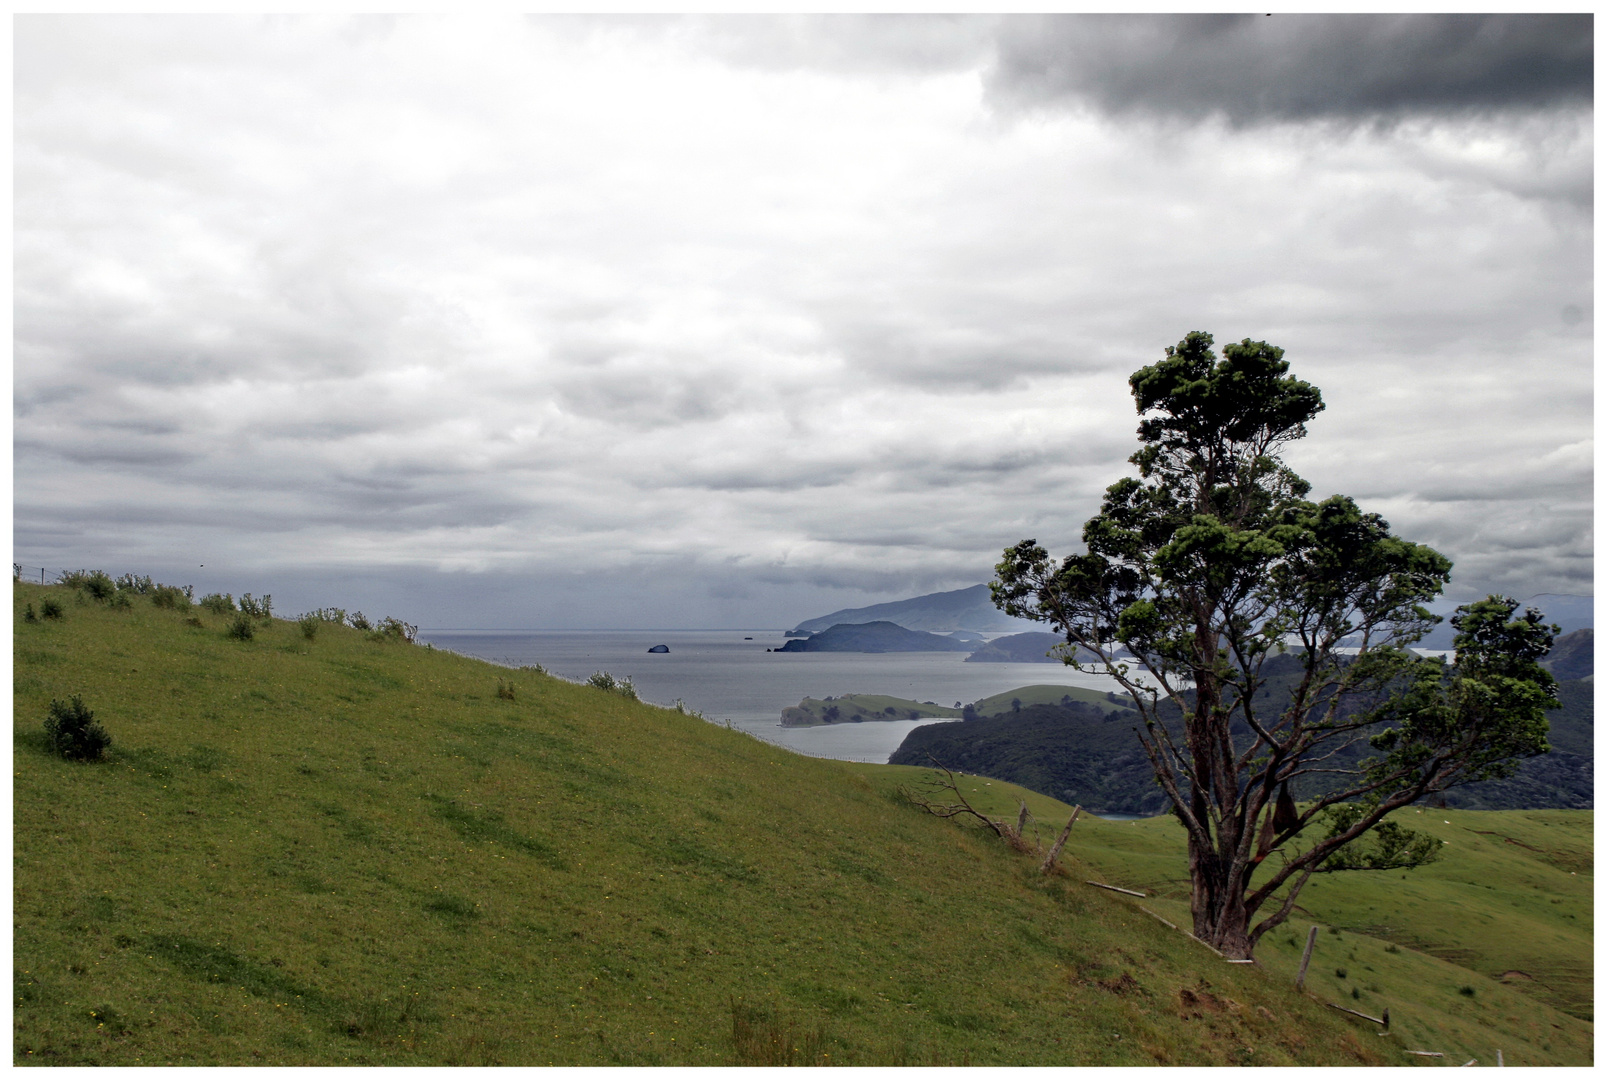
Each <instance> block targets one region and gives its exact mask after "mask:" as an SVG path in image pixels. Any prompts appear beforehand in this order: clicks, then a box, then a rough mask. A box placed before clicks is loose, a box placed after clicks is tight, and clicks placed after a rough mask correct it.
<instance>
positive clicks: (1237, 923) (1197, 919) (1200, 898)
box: [1189, 836, 1254, 960]
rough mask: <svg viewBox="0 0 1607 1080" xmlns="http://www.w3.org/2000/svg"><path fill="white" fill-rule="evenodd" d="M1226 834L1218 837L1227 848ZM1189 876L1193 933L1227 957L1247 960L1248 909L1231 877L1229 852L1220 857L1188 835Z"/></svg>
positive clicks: (1248, 950) (1242, 894)
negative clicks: (1202, 847) (1200, 847)
mask: <svg viewBox="0 0 1607 1080" xmlns="http://www.w3.org/2000/svg"><path fill="white" fill-rule="evenodd" d="M1229 841H1230V838H1229V837H1225V836H1224V837H1218V838H1217V842H1218V844H1219V845H1220V846H1222V847H1225V848H1227V849H1228V850H1229V851H1230V852H1231V850H1232V847H1231V846H1230V843H1229ZM1189 878H1190V880H1191V881H1192V882H1193V888H1192V893H1191V896H1190V902H1189V908H1190V910H1191V912H1192V913H1193V916H1194V936H1195V937H1197V938H1199V939H1200V940H1201V941H1203V942H1205V943H1206V944H1207V945H1210V946H1211V947H1213V948H1215V949H1216V950H1218V951H1219V952H1221V953H1222V955H1224V956H1226V957H1227V958H1228V959H1229V960H1248V959H1250V954H1251V951H1252V949H1253V948H1254V946H1253V944H1252V943H1251V941H1250V913H1249V912H1248V911H1247V910H1246V909H1245V905H1244V889H1243V887H1242V884H1241V883H1240V882H1239V881H1237V880H1235V879H1236V875H1235V874H1234V873H1233V871H1232V857H1231V855H1230V856H1228V857H1227V858H1224V857H1222V856H1220V855H1218V854H1217V852H1216V851H1213V850H1210V849H1208V848H1207V849H1199V848H1198V845H1197V842H1196V841H1195V839H1194V838H1193V837H1190V839H1189Z"/></svg>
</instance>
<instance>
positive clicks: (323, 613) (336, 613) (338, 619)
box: [302, 607, 346, 624]
mask: <svg viewBox="0 0 1607 1080" xmlns="http://www.w3.org/2000/svg"><path fill="white" fill-rule="evenodd" d="M302 618H304V619H317V620H318V621H319V622H332V623H337V624H339V623H344V622H345V621H346V609H345V608H338V607H321V608H313V609H312V610H311V611H309V612H307V614H305V615H303V616H302Z"/></svg>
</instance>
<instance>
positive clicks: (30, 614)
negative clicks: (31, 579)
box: [22, 604, 39, 622]
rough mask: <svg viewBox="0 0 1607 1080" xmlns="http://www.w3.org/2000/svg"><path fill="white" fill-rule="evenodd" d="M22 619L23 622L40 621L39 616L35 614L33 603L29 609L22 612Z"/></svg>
mask: <svg viewBox="0 0 1607 1080" xmlns="http://www.w3.org/2000/svg"><path fill="white" fill-rule="evenodd" d="M22 621H23V622H38V621H39V616H38V615H35V614H34V610H33V605H32V604H29V605H28V607H27V609H26V610H24V611H23V613H22Z"/></svg>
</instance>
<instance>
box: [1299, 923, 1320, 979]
mask: <svg viewBox="0 0 1607 1080" xmlns="http://www.w3.org/2000/svg"><path fill="white" fill-rule="evenodd" d="M1316 947H1317V928H1316V927H1315V926H1313V927H1312V928H1311V933H1309V934H1307V935H1306V952H1305V955H1304V956H1302V957H1301V958H1300V974H1299V975H1296V976H1295V989H1296V990H1303V989H1305V986H1306V967H1307V966H1308V965H1310V963H1311V950H1312V949H1314V948H1316Z"/></svg>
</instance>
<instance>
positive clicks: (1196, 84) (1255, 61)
mask: <svg viewBox="0 0 1607 1080" xmlns="http://www.w3.org/2000/svg"><path fill="white" fill-rule="evenodd" d="M1592 33H1593V16H1591V15H1273V16H1263V15H1109V16H1098V15H1087V16H1085V15H1074V16H1049V17H1041V18H1025V19H1011V20H1007V21H1005V22H1003V23H1001V24H1000V36H999V51H998V58H997V65H996V67H995V69H994V71H993V73H992V79H991V82H990V89H991V91H992V92H993V94H994V95H995V97H997V98H999V99H1001V100H1004V101H1008V102H1014V103H1018V104H1027V105H1035V104H1036V105H1044V104H1054V103H1059V102H1073V101H1080V102H1084V103H1087V104H1090V105H1092V106H1094V107H1095V108H1098V109H1100V110H1102V111H1108V112H1113V113H1147V114H1153V115H1159V116H1170V117H1177V118H1182V119H1198V118H1203V117H1206V116H1209V115H1213V114H1216V115H1221V116H1224V117H1226V118H1227V119H1228V120H1229V121H1231V122H1233V123H1255V122H1262V121H1285V120H1313V119H1324V118H1327V119H1341V120H1344V119H1350V120H1366V119H1374V118H1386V119H1387V118H1394V117H1400V116H1405V115H1411V114H1418V113H1463V112H1480V111H1493V110H1506V109H1511V108H1514V107H1517V108H1524V107H1528V108H1535V107H1543V106H1550V105H1556V104H1560V103H1564V102H1578V103H1588V102H1589V101H1590V99H1591V95H1592V92H1593V87H1594V83H1593V69H1594V62H1595V57H1594V47H1593V41H1592Z"/></svg>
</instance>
